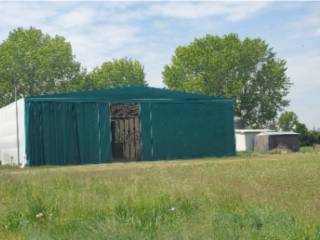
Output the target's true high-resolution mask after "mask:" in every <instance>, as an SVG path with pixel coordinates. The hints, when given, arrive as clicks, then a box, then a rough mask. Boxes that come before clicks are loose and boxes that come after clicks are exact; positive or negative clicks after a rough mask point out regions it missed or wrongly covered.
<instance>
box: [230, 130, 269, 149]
mask: <svg viewBox="0 0 320 240" xmlns="http://www.w3.org/2000/svg"><path fill="white" fill-rule="evenodd" d="M235 132H236V150H237V151H254V143H255V137H256V136H257V135H258V134H260V133H263V132H272V130H269V129H236V130H235Z"/></svg>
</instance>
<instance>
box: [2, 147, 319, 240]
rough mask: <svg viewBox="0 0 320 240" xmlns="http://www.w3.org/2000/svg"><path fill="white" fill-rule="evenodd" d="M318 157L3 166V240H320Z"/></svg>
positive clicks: (260, 156)
mask: <svg viewBox="0 0 320 240" xmlns="http://www.w3.org/2000/svg"><path fill="white" fill-rule="evenodd" d="M319 173H320V154H319V153H317V152H313V151H308V152H307V153H296V154H272V155H268V154H242V155H241V156H239V157H236V158H226V159H201V160H184V161H166V162H165V161H163V162H154V163H130V164H111V165H88V166H78V167H40V168H30V169H15V168H5V169H3V168H0V239H320V190H319V189H320V187H319V186H320V174H319Z"/></svg>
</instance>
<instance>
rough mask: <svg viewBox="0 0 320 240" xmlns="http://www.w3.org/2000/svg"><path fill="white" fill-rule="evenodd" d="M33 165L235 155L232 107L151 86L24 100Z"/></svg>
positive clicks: (220, 101) (225, 101)
mask: <svg viewBox="0 0 320 240" xmlns="http://www.w3.org/2000/svg"><path fill="white" fill-rule="evenodd" d="M25 127H26V156H27V163H28V165H30V166H34V165H46V164H49V165H65V164H87V163H110V162H115V161H139V160H142V161H144V160H161V159H163V160H164V159H185V158H198V157H212V156H231V155H235V140H234V126H233V100H232V99H228V98H222V97H210V96H206V95H201V94H193V93H184V92H177V91H171V90H166V89H157V88H149V87H125V88H110V89H103V90H90V91H81V92H71V93H65V94H51V95H42V96H35V97H26V99H25Z"/></svg>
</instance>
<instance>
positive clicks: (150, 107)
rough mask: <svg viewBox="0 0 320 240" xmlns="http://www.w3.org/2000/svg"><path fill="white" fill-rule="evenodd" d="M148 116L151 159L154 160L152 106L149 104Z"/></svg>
mask: <svg viewBox="0 0 320 240" xmlns="http://www.w3.org/2000/svg"><path fill="white" fill-rule="evenodd" d="M149 116H150V143H151V157H152V159H153V158H154V148H153V127H152V105H151V104H149Z"/></svg>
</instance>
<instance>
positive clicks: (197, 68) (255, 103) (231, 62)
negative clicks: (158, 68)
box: [163, 34, 291, 128]
mask: <svg viewBox="0 0 320 240" xmlns="http://www.w3.org/2000/svg"><path fill="white" fill-rule="evenodd" d="M285 72H286V62H285V61H284V60H281V59H277V58H276V54H275V52H274V51H273V49H272V48H270V47H269V46H268V44H267V43H266V42H264V41H263V40H261V39H259V38H258V39H249V38H246V39H244V40H243V41H241V40H240V39H239V37H238V36H237V35H235V34H229V35H225V36H223V37H219V36H212V35H206V36H205V37H204V38H200V39H195V40H194V41H193V42H192V43H191V44H189V45H187V46H183V47H178V48H177V49H176V51H175V54H174V56H173V57H172V62H171V64H170V65H166V66H165V67H164V70H163V81H164V83H165V84H166V85H167V86H168V87H169V88H171V89H178V90H185V91H192V92H202V93H205V94H209V95H218V96H227V97H233V98H234V99H235V100H236V102H235V104H236V106H235V114H236V115H237V116H239V117H240V118H241V120H242V122H243V123H244V124H245V126H251V127H254V128H256V127H265V126H269V125H270V124H272V123H273V121H274V120H275V118H276V116H277V113H278V111H280V110H281V109H283V107H285V106H287V105H288V101H287V100H286V99H285V97H286V95H287V94H288V89H289V87H290V85H291V83H290V81H289V79H288V77H287V76H286V73H285Z"/></svg>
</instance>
